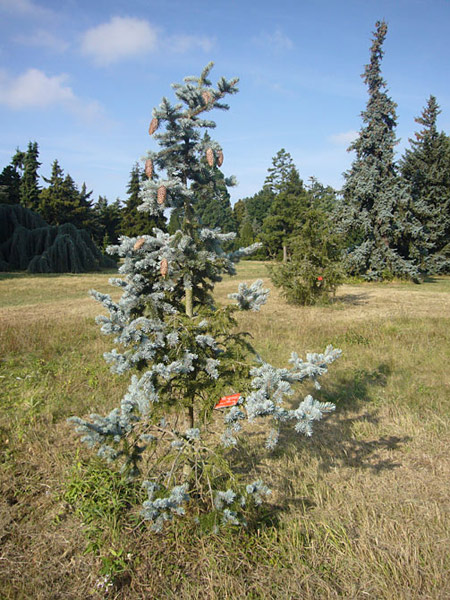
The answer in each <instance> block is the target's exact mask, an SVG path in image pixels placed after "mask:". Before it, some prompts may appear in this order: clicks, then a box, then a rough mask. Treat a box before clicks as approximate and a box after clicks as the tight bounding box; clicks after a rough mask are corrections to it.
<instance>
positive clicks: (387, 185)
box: [341, 21, 421, 280]
mask: <svg viewBox="0 0 450 600" xmlns="http://www.w3.org/2000/svg"><path fill="white" fill-rule="evenodd" d="M386 34H387V25H386V23H385V22H384V21H378V22H377V23H376V30H375V33H374V38H373V44H372V47H371V52H370V62H369V64H367V65H366V67H365V70H364V73H363V75H362V77H363V79H364V82H365V83H366V85H367V88H368V92H369V100H368V103H367V107H366V110H365V111H363V112H362V119H363V126H362V128H361V130H360V132H359V136H358V138H357V139H356V140H355V141H354V142H353V143H352V144H351V145H350V147H349V150H353V151H355V153H356V158H355V159H354V161H353V163H352V166H351V169H350V171H348V172H347V173H345V180H346V181H345V185H344V188H343V204H342V214H341V218H342V224H343V229H344V231H346V232H347V234H348V236H349V242H350V248H349V252H348V256H347V261H346V262H347V268H348V272H349V273H350V274H352V275H362V276H363V277H365V278H366V279H369V280H380V279H385V278H391V277H393V276H397V277H402V278H411V279H414V280H416V279H417V277H418V274H419V271H418V267H417V265H416V264H415V262H414V261H413V260H411V257H410V254H409V247H410V244H406V245H405V243H404V240H405V238H407V239H408V240H414V239H416V238H419V237H420V234H421V231H420V226H419V225H418V224H417V222H414V221H413V220H411V212H410V196H409V193H408V188H407V186H406V185H405V183H404V182H403V180H402V179H401V178H400V177H399V175H398V172H397V168H396V165H395V163H394V148H395V145H396V144H397V139H396V137H395V127H396V124H397V116H396V104H395V103H394V102H393V101H392V100H391V98H390V97H389V96H388V94H387V92H386V82H385V81H384V79H383V77H382V74H381V60H382V57H383V50H382V46H383V42H384V40H385V37H386ZM405 246H406V247H405Z"/></svg>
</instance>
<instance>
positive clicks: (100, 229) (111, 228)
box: [93, 196, 122, 249]
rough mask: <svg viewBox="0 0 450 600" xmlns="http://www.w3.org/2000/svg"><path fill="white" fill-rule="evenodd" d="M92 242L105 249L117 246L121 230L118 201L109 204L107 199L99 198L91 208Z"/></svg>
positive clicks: (120, 208)
mask: <svg viewBox="0 0 450 600" xmlns="http://www.w3.org/2000/svg"><path fill="white" fill-rule="evenodd" d="M93 214H94V224H95V225H94V227H95V229H94V240H95V242H96V243H97V245H98V246H100V247H101V248H103V249H106V247H107V246H109V245H110V244H117V242H118V240H119V235H120V234H121V228H122V206H121V202H120V200H119V199H116V200H115V201H114V202H111V203H109V202H108V200H107V198H105V197H104V196H99V197H98V200H97V202H96V203H95V204H94V207H93Z"/></svg>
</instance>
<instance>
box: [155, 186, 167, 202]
mask: <svg viewBox="0 0 450 600" xmlns="http://www.w3.org/2000/svg"><path fill="white" fill-rule="evenodd" d="M166 196H167V188H166V186H165V185H162V186H161V187H159V188H158V195H157V197H156V201H157V202H158V204H164V202H165V201H166Z"/></svg>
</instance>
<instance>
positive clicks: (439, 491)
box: [0, 262, 450, 600]
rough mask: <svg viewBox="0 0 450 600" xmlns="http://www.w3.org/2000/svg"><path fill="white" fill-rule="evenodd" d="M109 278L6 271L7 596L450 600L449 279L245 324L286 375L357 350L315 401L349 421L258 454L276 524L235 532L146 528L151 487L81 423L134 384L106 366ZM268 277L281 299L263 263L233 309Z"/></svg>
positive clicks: (3, 482)
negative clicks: (324, 356) (71, 421)
mask: <svg viewBox="0 0 450 600" xmlns="http://www.w3.org/2000/svg"><path fill="white" fill-rule="evenodd" d="M109 277H110V274H106V273H105V274H93V275H91V274H89V275H80V276H78V275H64V276H36V275H35V276H25V275H22V274H4V275H0V307H1V308H0V353H1V354H0V395H1V397H0V469H1V470H0V486H1V494H0V597H1V598H5V600H6V599H13V598H14V599H24V600H25V599H27V600H28V599H39V600H40V599H42V600H43V599H46V600H48V599H64V600H66V599H74V600H75V599H77V600H78V599H80V598H105V597H107V598H124V599H125V598H126V599H131V600H134V599H141V598H152V599H159V598H177V599H188V598H189V599H191V598H192V599H197V598H198V599H209V598H218V599H222V598H229V599H234V598H251V599H257V598H274V599H275V598H276V599H281V600H282V599H286V600H287V599H293V598H294V599H303V598H305V599H313V598H314V599H316V598H346V599H347V598H358V599H359V598H361V599H363V598H364V599H365V598H374V599H405V600H406V599H416V598H417V599H442V600H444V599H446V598H449V597H450V577H449V575H448V574H449V572H450V559H449V555H450V553H449V552H448V548H449V547H450V539H449V538H450V536H449V531H450V527H449V521H450V519H449V504H450V503H449V481H450V444H449V442H450V435H449V415H450V410H449V409H450V376H449V369H448V363H449V358H450V339H449V338H450V335H449V331H450V278H449V277H437V278H430V279H429V280H428V281H426V282H425V283H424V284H422V285H414V284H406V283H393V284H358V285H345V286H342V287H341V288H340V289H339V290H338V294H337V298H336V302H335V303H333V304H332V305H330V306H325V307H307V308H303V307H292V306H288V305H287V304H286V303H285V302H284V300H283V299H282V298H281V297H280V295H279V293H278V291H277V290H272V293H271V297H270V299H269V302H268V304H267V305H266V306H265V307H263V309H262V310H261V313H251V314H242V315H241V316H240V326H241V327H242V329H245V330H247V331H250V332H251V333H252V335H253V344H254V346H255V347H256V349H257V351H258V352H259V353H260V354H261V355H262V356H263V357H264V358H265V359H266V360H268V361H269V362H271V363H273V364H275V365H277V366H283V365H286V363H287V360H288V358H289V356H290V353H291V352H292V351H293V350H295V351H297V352H298V353H299V354H300V355H304V354H305V353H306V352H307V351H323V350H324V348H325V346H326V345H327V344H328V343H332V344H333V345H334V346H337V347H340V348H342V350H343V356H342V358H341V359H340V360H339V361H337V362H336V363H335V364H333V365H332V366H331V367H330V372H329V374H328V375H327V376H326V377H325V378H324V379H323V388H322V390H321V392H320V394H319V395H317V394H315V395H316V396H317V397H318V398H319V399H322V400H327V401H333V402H335V403H336V405H337V409H336V412H335V413H334V414H332V415H330V416H329V417H328V418H327V419H326V420H324V421H323V422H321V423H319V424H318V426H317V427H316V430H315V435H314V437H312V438H311V439H306V438H298V437H293V436H290V435H285V436H284V438H283V449H279V450H277V451H276V452H275V453H274V454H273V455H272V456H264V457H263V458H261V457H259V456H258V455H256V454H255V453H252V444H251V441H250V442H249V443H248V445H247V447H246V452H247V456H248V457H251V461H250V462H251V465H250V466H251V468H252V470H254V471H255V472H257V473H258V475H260V476H261V478H262V479H264V481H265V482H266V483H268V484H269V485H270V487H271V488H272V489H273V490H274V493H273V496H272V497H271V498H270V503H269V506H268V507H267V512H266V514H265V516H264V518H262V520H261V522H259V523H255V524H252V526H251V527H250V528H248V529H247V530H243V531H237V532H229V533H221V534H220V535H215V534H212V533H204V532H203V533H202V532H201V531H199V530H198V528H197V527H196V526H195V524H186V523H183V522H181V521H180V522H174V523H173V524H171V525H169V526H168V527H167V528H166V530H165V532H164V533H163V534H162V535H157V534H155V533H153V532H151V531H150V530H148V528H146V527H140V526H139V525H137V521H136V518H135V516H134V515H135V510H134V508H133V507H134V506H135V505H136V504H137V503H138V502H139V501H140V500H141V496H140V495H141V492H140V490H139V489H135V488H133V487H130V486H128V487H127V486H124V485H123V482H121V481H120V479H119V478H117V477H116V476H114V474H111V472H110V471H109V470H108V469H105V468H104V467H103V465H102V464H101V463H99V462H98V461H97V460H96V459H93V458H92V456H91V455H90V454H89V452H88V451H87V450H86V449H84V448H82V447H80V444H79V441H78V439H77V437H76V436H75V434H74V432H73V430H72V428H71V427H69V426H68V425H67V424H66V418H67V417H68V416H71V415H74V414H75V415H86V414H89V413H91V412H100V413H102V412H106V410H109V409H111V408H112V407H114V406H115V405H116V404H117V402H118V401H119V399H120V398H121V396H122V393H123V391H124V389H125V387H126V385H127V382H128V377H126V376H125V377H117V376H113V375H111V373H110V372H109V370H108V368H107V366H106V364H105V363H104V361H103V359H102V353H103V352H104V351H105V350H107V349H109V348H110V347H111V341H110V340H109V339H108V338H104V337H103V336H101V334H100V333H99V331H98V328H97V326H96V325H95V323H94V320H93V317H94V316H95V315H96V314H97V313H98V312H99V307H98V305H97V304H96V303H95V302H94V301H93V300H91V299H90V298H89V297H88V296H87V290H89V289H90V288H95V289H99V290H101V291H108V292H109V291H110V289H111V290H113V288H109V286H108V278H109ZM257 277H262V278H264V279H265V283H266V284H267V285H269V287H270V281H269V280H268V278H267V274H266V271H265V266H264V265H263V264H262V263H258V262H245V263H243V264H242V265H241V266H240V267H239V269H238V274H237V276H235V277H233V278H226V279H225V280H224V281H223V282H222V283H221V284H219V285H218V286H217V292H216V293H217V297H218V299H219V300H220V301H221V302H226V301H227V294H228V293H230V292H232V291H235V289H236V287H237V284H238V282H239V281H242V280H248V281H251V280H253V279H255V278H257ZM304 392H305V394H306V393H308V392H309V388H308V386H305V387H304ZM105 573H109V574H112V576H113V580H114V585H113V586H112V587H111V588H108V589H107V588H105V587H104V586H103V587H102V586H101V583H102V579H101V578H102V576H103V574H105Z"/></svg>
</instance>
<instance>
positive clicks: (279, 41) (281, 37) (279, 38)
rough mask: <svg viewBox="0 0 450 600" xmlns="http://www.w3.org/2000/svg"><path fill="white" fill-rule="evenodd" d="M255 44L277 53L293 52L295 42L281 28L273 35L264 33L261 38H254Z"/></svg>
mask: <svg viewBox="0 0 450 600" xmlns="http://www.w3.org/2000/svg"><path fill="white" fill-rule="evenodd" d="M253 42H254V43H256V44H258V45H259V46H262V45H263V46H266V47H270V48H272V49H273V50H276V51H280V50H292V49H293V48H294V42H293V41H292V40H291V38H290V37H288V36H287V35H286V34H285V33H283V32H282V30H281V29H280V28H279V27H277V29H276V30H275V31H274V32H273V33H262V34H261V35H260V36H258V37H255V38H253Z"/></svg>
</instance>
